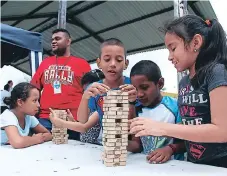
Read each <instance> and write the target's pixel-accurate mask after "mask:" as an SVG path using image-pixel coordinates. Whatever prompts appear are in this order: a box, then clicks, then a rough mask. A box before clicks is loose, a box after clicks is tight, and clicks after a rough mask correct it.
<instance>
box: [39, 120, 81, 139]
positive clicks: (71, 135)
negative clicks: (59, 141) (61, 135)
mask: <svg viewBox="0 0 227 176" xmlns="http://www.w3.org/2000/svg"><path fill="white" fill-rule="evenodd" d="M38 120H39V123H40V124H41V125H43V126H44V127H45V128H46V129H48V131H50V132H51V129H52V123H51V121H50V120H49V119H43V118H39V119H38ZM67 132H68V135H69V139H73V140H77V141H79V140H80V133H79V132H77V131H72V130H67Z"/></svg>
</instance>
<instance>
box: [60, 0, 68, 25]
mask: <svg viewBox="0 0 227 176" xmlns="http://www.w3.org/2000/svg"><path fill="white" fill-rule="evenodd" d="M66 15H67V0H59V8H58V28H63V29H65V28H66Z"/></svg>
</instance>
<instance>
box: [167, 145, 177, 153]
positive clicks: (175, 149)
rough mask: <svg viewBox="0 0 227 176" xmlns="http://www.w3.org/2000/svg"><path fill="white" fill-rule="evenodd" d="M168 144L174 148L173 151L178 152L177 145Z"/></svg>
mask: <svg viewBox="0 0 227 176" xmlns="http://www.w3.org/2000/svg"><path fill="white" fill-rule="evenodd" d="M168 146H169V147H170V148H171V149H172V151H173V153H176V152H177V148H176V147H175V145H173V144H169V145H168Z"/></svg>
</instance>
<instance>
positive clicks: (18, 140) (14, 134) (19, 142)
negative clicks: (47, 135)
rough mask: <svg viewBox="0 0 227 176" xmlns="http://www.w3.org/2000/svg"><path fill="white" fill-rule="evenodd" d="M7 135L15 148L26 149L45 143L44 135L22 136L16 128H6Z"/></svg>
mask: <svg viewBox="0 0 227 176" xmlns="http://www.w3.org/2000/svg"><path fill="white" fill-rule="evenodd" d="M4 130H5V132H6V135H7V137H8V139H9V143H10V145H11V146H12V147H13V148H16V149H19V148H25V147H29V146H32V145H36V144H41V143H43V142H44V137H43V136H42V135H35V136H21V135H20V134H19V131H18V129H17V127H16V126H7V127H5V128H4Z"/></svg>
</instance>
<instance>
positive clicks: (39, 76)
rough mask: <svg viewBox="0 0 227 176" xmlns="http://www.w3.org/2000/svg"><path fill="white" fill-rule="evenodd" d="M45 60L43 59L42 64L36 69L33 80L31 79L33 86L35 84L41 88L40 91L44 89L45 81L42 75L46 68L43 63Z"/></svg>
mask: <svg viewBox="0 0 227 176" xmlns="http://www.w3.org/2000/svg"><path fill="white" fill-rule="evenodd" d="M44 62H45V61H43V62H42V63H41V64H40V66H39V67H38V69H37V70H36V72H35V74H34V76H33V77H32V80H31V82H30V83H31V84H32V85H33V86H35V87H36V88H37V89H39V90H40V91H42V89H43V83H42V80H41V79H42V75H43V72H44V68H43V63H44Z"/></svg>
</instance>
